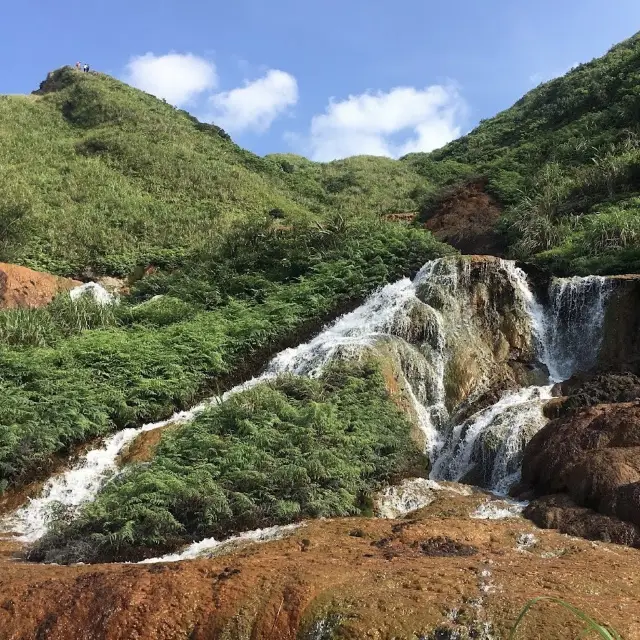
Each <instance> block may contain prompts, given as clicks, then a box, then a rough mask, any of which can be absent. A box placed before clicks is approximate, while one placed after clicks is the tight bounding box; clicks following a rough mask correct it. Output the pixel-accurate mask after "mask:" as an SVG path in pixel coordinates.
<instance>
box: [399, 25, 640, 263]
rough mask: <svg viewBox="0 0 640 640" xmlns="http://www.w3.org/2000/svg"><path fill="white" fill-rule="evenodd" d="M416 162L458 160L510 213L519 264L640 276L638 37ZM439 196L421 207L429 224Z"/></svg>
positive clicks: (508, 232)
mask: <svg viewBox="0 0 640 640" xmlns="http://www.w3.org/2000/svg"><path fill="white" fill-rule="evenodd" d="M406 160H409V161H411V162H412V163H414V165H419V163H420V162H424V163H426V165H427V166H428V167H430V166H431V165H432V164H433V163H434V162H446V163H452V162H453V163H460V164H461V165H466V166H467V168H468V175H470V176H471V175H473V176H474V178H475V177H477V176H478V175H481V176H483V177H484V178H485V179H486V181H487V186H486V189H487V191H488V192H489V193H490V194H491V195H492V196H493V197H494V198H495V199H496V200H497V202H498V203H500V205H501V206H502V207H503V209H504V215H503V219H502V221H501V225H500V231H501V232H502V233H503V234H504V237H505V240H506V243H507V247H508V248H507V253H508V254H509V255H511V256H512V257H519V258H525V259H534V260H536V261H539V262H540V263H542V264H546V265H547V266H550V267H551V268H552V269H554V270H555V271H559V272H565V273H594V272H602V273H606V272H609V273H611V272H625V271H637V270H638V269H640V215H638V214H639V213H640V199H639V198H638V196H639V195H640V34H636V35H635V36H633V37H632V38H630V39H629V40H626V41H624V42H622V43H621V44H619V45H617V46H615V47H614V48H613V49H611V51H609V53H607V55H605V56H604V57H602V58H599V59H597V60H594V61H593V62H590V63H589V64H581V65H579V66H578V67H576V68H574V69H573V70H571V71H570V72H569V73H568V74H567V75H565V76H564V77H562V78H557V79H555V80H552V81H551V82H548V83H546V84H543V85H541V86H539V87H537V88H536V89H534V90H533V91H531V92H530V93H528V94H527V95H525V96H524V97H523V98H522V99H521V100H519V101H518V102H517V103H516V104H515V105H514V106H513V107H511V108H510V109H507V110H506V111H504V112H502V113H500V114H498V115H497V116H495V117H494V118H491V119H489V120H486V121H484V122H482V123H481V124H480V126H478V127H477V128H476V129H475V130H474V131H472V132H471V133H470V134H469V135H467V136H465V137H463V138H460V139H459V140H456V141H454V142H452V143H450V144H449V145H447V146H446V147H444V148H443V149H440V150H438V151H436V152H434V153H432V154H430V155H428V156H426V155H424V154H422V156H421V154H415V155H414V156H413V157H411V158H406V159H405V161H406ZM442 197H446V194H442V196H441V198H440V199H438V198H437V197H436V198H435V199H434V198H431V199H430V200H427V201H425V202H424V203H423V216H425V217H428V216H429V214H430V212H432V211H433V209H434V206H437V204H438V203H439V202H440V201H441V199H442Z"/></svg>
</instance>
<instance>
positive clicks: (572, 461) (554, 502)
mask: <svg viewBox="0 0 640 640" xmlns="http://www.w3.org/2000/svg"><path fill="white" fill-rule="evenodd" d="M559 389H560V390H561V391H564V392H568V393H571V392H573V395H570V396H568V397H565V398H563V399H562V401H561V403H560V404H559V405H558V404H557V403H556V406H554V408H553V412H554V413H555V415H557V416H558V417H556V418H555V419H554V420H552V421H551V422H550V423H548V424H547V425H546V426H545V427H544V428H543V429H541V430H540V431H539V432H538V433H537V434H536V435H535V436H534V437H533V438H532V440H531V441H530V442H529V444H528V445H527V447H526V450H525V455H524V459H523V462H522V486H521V489H522V490H526V489H527V488H529V489H532V490H533V491H534V492H535V494H536V495H538V496H547V497H546V498H543V499H541V500H536V501H535V502H534V503H533V504H532V505H530V507H529V508H528V510H527V515H528V516H530V517H531V518H532V519H533V520H534V521H535V522H536V523H537V524H539V525H540V526H549V527H554V528H558V529H560V530H561V531H563V532H565V533H572V534H574V535H582V536H585V537H589V538H595V539H602V540H607V541H614V542H619V543H621V544H631V545H633V546H640V529H638V527H639V526H640V403H639V402H620V403H615V404H595V405H593V406H591V405H592V403H593V401H594V399H601V398H606V399H618V398H621V399H627V398H630V397H634V396H635V397H637V394H638V379H637V378H636V377H635V376H631V375H627V376H622V375H612V376H603V375H600V376H597V377H595V378H593V379H590V380H589V379H587V380H584V381H582V383H581V381H580V380H579V379H574V380H571V381H568V382H566V383H563V384H562V385H559Z"/></svg>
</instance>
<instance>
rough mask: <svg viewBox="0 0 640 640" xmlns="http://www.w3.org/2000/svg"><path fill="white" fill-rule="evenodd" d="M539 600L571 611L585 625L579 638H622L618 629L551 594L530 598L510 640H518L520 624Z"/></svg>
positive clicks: (614, 639)
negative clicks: (598, 620)
mask: <svg viewBox="0 0 640 640" xmlns="http://www.w3.org/2000/svg"><path fill="white" fill-rule="evenodd" d="M539 602H550V603H553V604H557V605H559V606H560V607H563V608H564V609H566V610H567V611H570V612H571V613H572V614H573V616H574V617H575V618H577V619H578V620H580V622H581V623H582V624H583V625H584V628H583V630H582V633H581V634H580V636H579V638H587V637H591V636H597V637H598V638H602V639H603V640H622V636H620V634H619V633H618V632H617V631H615V630H614V629H611V628H609V627H606V626H604V625H602V624H599V623H598V622H596V621H595V620H593V619H592V618H591V617H590V616H588V615H587V614H586V613H585V612H584V611H582V610H581V609H578V607H574V606H573V605H572V604H569V603H568V602H565V601H564V600H561V599H560V598H553V597H549V596H539V597H537V598H532V599H531V600H529V602H527V604H526V605H525V606H524V607H523V609H522V611H521V612H520V614H519V615H518V618H517V619H516V622H515V624H514V625H513V627H512V629H511V632H510V633H509V640H516V638H517V637H518V629H519V628H520V625H521V624H522V623H523V621H524V620H525V619H526V617H527V615H528V614H529V612H530V611H531V609H532V608H533V607H534V606H535V605H536V604H538V603H539Z"/></svg>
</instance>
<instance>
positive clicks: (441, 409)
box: [5, 259, 611, 560]
mask: <svg viewBox="0 0 640 640" xmlns="http://www.w3.org/2000/svg"><path fill="white" fill-rule="evenodd" d="M496 262H497V264H496V266H495V267H492V268H494V269H496V270H498V271H500V274H501V276H503V277H505V278H506V279H507V280H508V282H509V283H510V286H511V287H512V290H513V296H514V300H515V306H516V308H517V309H518V310H519V311H520V312H521V313H522V314H523V315H524V316H525V317H526V318H528V322H529V326H530V331H531V332H532V339H533V340H534V342H535V343H536V345H537V351H538V360H539V361H540V362H541V363H542V364H543V365H544V366H546V368H547V369H548V372H549V378H550V379H549V383H548V384H547V385H544V386H539V387H525V388H521V389H518V390H516V391H510V392H506V393H505V394H503V395H502V397H500V398H499V399H498V401H497V402H496V403H495V404H493V405H492V406H489V407H488V408H484V409H482V410H481V411H478V412H477V413H476V414H475V415H473V416H471V417H470V418H467V419H466V420H464V421H463V422H461V423H460V424H454V425H452V424H450V423H449V422H450V419H449V414H448V412H447V410H446V406H445V370H446V364H447V359H448V348H449V347H448V345H449V341H450V340H451V339H453V338H452V337H453V336H456V335H458V333H459V332H460V331H461V330H462V328H463V325H464V323H465V319H464V318H461V319H460V321H459V322H453V323H451V322H450V321H449V322H448V323H447V320H446V319H445V316H444V312H443V310H442V309H443V308H444V307H445V306H446V303H447V301H451V300H455V301H456V304H459V305H463V307H464V308H463V307H461V314H462V315H465V314H473V313H475V311H474V308H473V306H472V305H473V304H477V301H475V300H474V301H471V300H468V301H466V299H465V287H468V285H469V278H470V269H469V264H470V263H469V262H468V261H464V260H462V261H457V262H456V261H450V260H447V259H441V260H434V261H431V262H428V263H427V264H426V265H425V266H424V267H423V268H422V270H421V271H420V272H419V273H418V275H417V276H416V277H415V278H414V280H413V281H411V280H409V279H407V278H405V279H402V280H399V281H398V282H395V283H393V284H389V285H387V286H385V287H383V288H382V289H380V290H379V291H377V292H376V293H374V294H373V295H372V296H370V298H369V299H368V300H367V301H366V302H365V303H364V304H363V305H362V306H360V307H359V308H357V309H356V310H354V311H353V312H351V313H348V314H345V315H344V316H342V317H340V318H339V319H338V320H336V321H335V322H334V323H333V324H331V325H330V326H328V327H327V328H325V329H324V330H323V331H322V332H321V333H319V334H318V335H317V336H316V337H315V338H313V339H312V340H310V341H309V342H307V343H304V344H301V345H299V346H298V347H295V348H291V349H285V350H284V351H282V352H280V353H279V354H277V355H276V356H275V357H274V358H273V359H272V360H271V361H270V362H269V364H268V365H267V367H266V368H265V370H264V372H263V373H262V374H261V375H259V376H257V377H256V378H253V379H252V380H249V381H247V382H245V383H243V384H241V385H238V386H237V387H235V388H233V389H231V390H230V391H228V392H227V393H225V394H224V396H222V398H211V399H209V400H207V401H205V402H203V403H201V404H199V405H197V406H196V407H194V408H192V409H191V410H189V411H185V412H180V413H177V414H175V415H174V416H172V417H171V418H169V419H168V420H164V421H161V422H156V423H152V424H147V425H144V426H143V427H141V428H138V429H126V430H124V431H121V432H119V433H116V434H115V435H113V436H111V437H109V438H107V439H105V441H104V442H103V443H102V444H101V445H100V446H99V447H97V448H96V449H93V450H91V451H89V452H88V453H86V454H85V455H84V456H82V457H80V458H79V459H78V460H77V461H76V462H75V463H74V464H73V466H72V468H71V469H69V470H68V471H66V472H64V473H61V474H59V475H56V476H54V477H52V478H50V479H49V481H48V482H47V483H46V484H45V486H44V488H43V489H42V491H41V493H40V495H39V496H38V497H37V498H34V499H32V500H30V501H29V502H28V504H26V505H25V506H24V507H23V508H21V509H19V510H18V511H17V512H16V513H15V514H13V516H12V517H11V518H10V519H8V520H7V521H6V522H5V528H8V529H10V530H11V531H13V532H15V533H17V534H18V535H19V536H20V539H21V540H23V541H24V542H33V541H35V540H37V539H38V538H40V537H41V536H42V535H44V533H46V531H47V526H48V518H49V514H50V512H51V509H52V506H53V505H54V504H56V503H58V504H62V505H64V507H66V508H67V509H71V510H74V509H78V508H79V507H81V505H82V504H84V503H86V502H87V501H90V500H92V499H94V498H95V496H96V494H97V493H98V491H99V490H100V488H101V487H102V486H103V485H104V484H105V483H106V482H108V481H109V479H110V478H112V477H113V476H114V474H117V473H118V458H119V455H120V454H121V453H122V451H123V450H124V449H125V448H126V446H127V445H129V444H130V443H131V442H133V440H135V438H136V437H137V436H138V435H140V434H141V433H142V432H145V431H151V430H153V429H158V428H161V427H163V426H166V425H167V424H169V423H176V422H185V421H188V420H191V419H193V418H194V417H195V416H196V415H197V414H198V413H199V412H201V411H203V410H204V409H206V408H207V407H209V406H211V404H212V403H215V402H220V401H224V400H226V399H227V398H229V397H230V396H231V395H233V394H235V393H238V392H241V391H244V390H246V389H248V388H250V387H252V386H255V385H256V384H258V383H260V382H264V381H266V380H269V379H273V378H275V377H276V376H278V375H281V374H283V373H293V374H297V375H306V376H311V377H313V376H318V375H319V374H320V373H321V372H322V370H323V368H324V367H325V365H326V364H327V362H329V361H330V360H331V359H332V358H335V357H344V356H351V357H355V356H357V355H358V354H359V353H361V352H362V351H363V350H364V349H366V348H371V347H375V345H376V344H377V343H378V342H379V341H380V340H381V339H390V340H399V341H404V340H405V339H409V338H410V337H411V335H412V334H413V333H415V331H416V317H415V312H416V309H418V310H420V311H421V313H422V316H421V322H422V324H421V325H420V327H419V328H420V329H421V331H422V333H423V334H424V336H423V337H424V340H423V343H422V346H421V347H420V350H419V351H418V350H416V349H415V348H413V352H415V353H416V354H418V355H417V356H416V357H419V358H422V359H423V360H424V362H423V363H421V364H420V366H421V367H422V369H421V370H422V371H423V372H426V373H425V374H424V376H423V378H424V379H423V380H422V382H421V383H420V384H411V379H410V378H409V379H408V382H409V389H408V395H409V397H410V399H411V401H412V402H413V404H414V408H415V412H416V415H417V417H418V420H419V423H420V427H421V429H422V430H423V432H424V435H425V440H426V448H427V452H428V453H429V455H430V457H431V460H432V472H431V478H432V479H433V480H438V479H443V480H464V479H465V477H466V476H467V474H469V473H470V471H471V470H472V467H473V466H474V463H475V462H477V458H478V455H479V453H480V454H482V447H483V446H485V445H484V444H483V442H484V440H485V439H486V438H487V436H489V435H491V436H493V437H494V439H495V438H498V445H497V447H494V448H495V451H494V452H493V454H492V459H491V461H490V464H489V465H488V466H487V467H486V469H485V470H484V475H485V484H486V486H487V487H489V488H491V489H493V490H494V491H497V492H504V491H506V490H507V489H508V487H509V486H510V485H511V484H512V483H513V482H514V481H516V480H517V479H518V475H519V464H520V459H521V455H522V451H523V449H524V446H525V445H526V442H527V441H528V439H529V438H530V437H531V435H532V434H533V433H535V431H537V430H538V429H539V428H541V427H542V426H543V425H544V424H545V419H544V417H543V414H542V406H543V404H544V401H545V400H546V399H548V398H550V397H551V385H552V383H553V382H557V381H560V380H564V379H566V378H568V377H570V376H571V375H572V374H573V373H574V372H575V371H578V370H582V369H586V368H589V367H590V366H592V365H593V364H594V363H595V358H596V357H597V354H598V349H599V345H600V340H601V335H602V328H603V323H604V314H605V310H606V301H607V298H608V295H609V293H610V291H611V285H610V284H609V283H608V281H607V279H605V278H595V277H589V278H572V279H566V280H556V281H554V282H553V284H552V285H551V288H550V292H549V293H550V296H549V298H550V304H549V305H548V306H547V308H543V307H542V306H541V305H540V304H539V303H538V302H537V301H536V298H535V296H534V295H533V293H532V291H531V289H530V287H529V284H528V282H527V278H526V275H525V274H524V272H522V271H521V270H520V269H518V268H517V267H516V266H515V264H514V263H512V262H508V261H496ZM421 290H422V291H423V292H424V290H428V291H427V293H428V294H429V296H431V298H432V297H433V296H434V295H435V296H437V297H439V298H438V299H442V300H444V302H443V303H442V304H440V305H436V306H433V304H435V303H433V304H432V305H431V306H430V305H427V304H425V303H424V302H423V301H422V300H421V298H423V299H424V298H425V295H419V294H420V292H421ZM465 305H466V306H465ZM437 307H440V308H437ZM413 352H412V353H413ZM425 380H426V382H425ZM485 448H486V446H485ZM271 534H273V535H278V532H277V531H275V530H273V531H272V530H268V532H266V533H265V536H266V537H267V538H268V537H269V536H270V535H271ZM255 535H256V536H257V537H258V538H260V536H261V533H259V532H258V533H256V534H255ZM247 536H248V537H249V538H251V535H250V534H247ZM204 542H205V541H203V542H201V543H194V545H191V546H190V547H189V548H187V549H186V550H184V551H183V552H182V553H178V554H172V555H171V557H170V558H165V560H168V559H171V560H176V559H184V558H188V557H193V554H194V553H196V552H197V551H198V550H200V549H202V548H203V544H204ZM206 542H207V544H209V545H210V546H211V544H214V543H215V544H219V543H218V542H217V541H211V540H209V541H206ZM205 546H206V545H205Z"/></svg>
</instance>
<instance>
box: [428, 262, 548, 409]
mask: <svg viewBox="0 0 640 640" xmlns="http://www.w3.org/2000/svg"><path fill="white" fill-rule="evenodd" d="M522 278H523V274H521V273H519V272H518V270H517V269H516V268H515V267H514V265H513V264H512V263H507V262H505V261H503V260H500V259H499V258H495V257H493V256H464V257H458V258H447V259H446V260H442V261H438V263H437V264H436V265H435V266H434V267H433V269H432V272H431V273H429V275H428V277H426V278H424V280H423V281H422V282H420V283H418V289H417V295H418V298H419V299H420V300H421V301H422V302H424V303H425V304H426V305H427V306H428V307H429V308H430V309H432V310H434V311H435V313H436V314H437V316H438V324H439V325H440V326H439V331H440V333H441V335H443V336H444V341H445V343H446V344H445V345H444V351H445V353H446V357H445V358H444V385H445V394H446V405H447V408H448V409H449V410H450V411H455V410H457V409H460V408H461V406H460V405H462V403H464V402H465V401H467V400H469V399H471V400H472V401H473V400H475V398H479V397H480V396H483V395H485V396H486V395H487V394H488V393H489V395H490V392H491V391H492V390H496V389H499V390H500V391H504V390H507V389H515V388H518V387H521V386H528V385H531V384H536V383H540V382H542V380H541V376H540V373H541V372H540V371H539V370H538V369H536V366H535V363H536V351H535V349H536V347H535V344H534V339H533V331H532V326H531V314H530V310H529V309H528V307H527V304H528V302H527V300H526V299H525V298H524V296H523V291H522V288H521V285H522V284H523V283H522ZM475 410H476V411H477V406H476V409H475Z"/></svg>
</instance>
